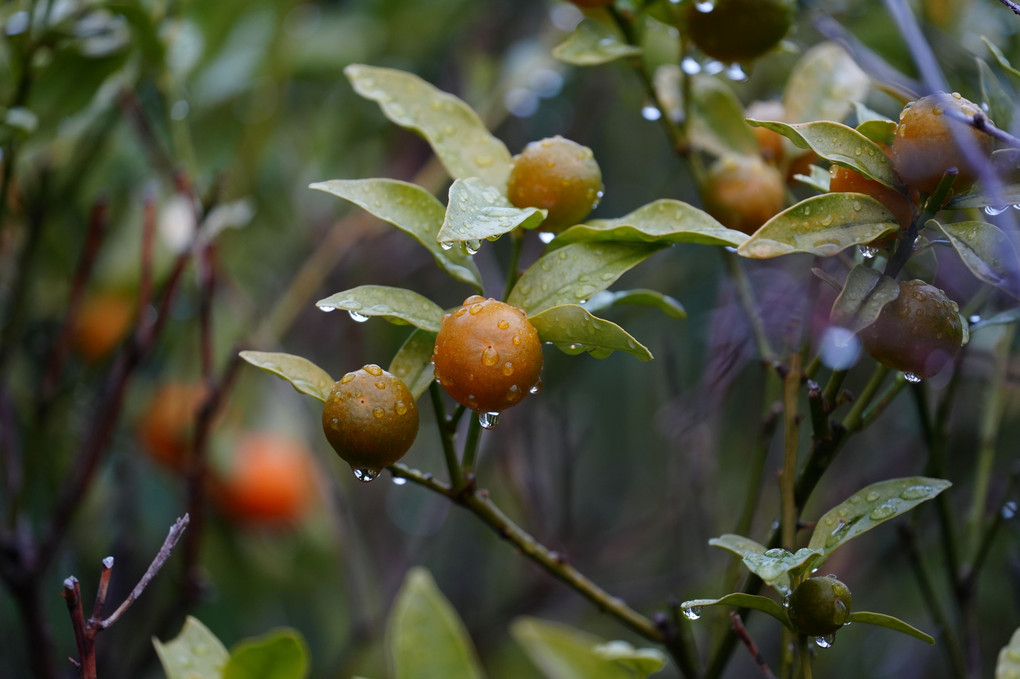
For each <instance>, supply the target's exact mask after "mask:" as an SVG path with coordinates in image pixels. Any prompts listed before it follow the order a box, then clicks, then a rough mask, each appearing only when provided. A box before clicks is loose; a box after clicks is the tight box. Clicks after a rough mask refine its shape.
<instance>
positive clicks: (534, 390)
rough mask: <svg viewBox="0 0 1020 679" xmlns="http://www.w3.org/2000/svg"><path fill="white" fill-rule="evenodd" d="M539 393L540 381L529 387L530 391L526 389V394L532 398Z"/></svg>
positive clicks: (540, 388)
mask: <svg viewBox="0 0 1020 679" xmlns="http://www.w3.org/2000/svg"><path fill="white" fill-rule="evenodd" d="M540 391H542V380H539V381H538V382H535V384H534V385H533V386H532V387H531V389H528V393H529V394H531V395H532V396H534V395H535V394H537V393H538V392H540Z"/></svg>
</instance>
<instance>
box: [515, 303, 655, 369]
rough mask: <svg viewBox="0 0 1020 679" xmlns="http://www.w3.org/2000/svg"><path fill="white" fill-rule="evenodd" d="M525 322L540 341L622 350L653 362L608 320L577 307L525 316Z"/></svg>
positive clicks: (632, 340) (561, 307)
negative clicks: (532, 328) (534, 331)
mask: <svg viewBox="0 0 1020 679" xmlns="http://www.w3.org/2000/svg"><path fill="white" fill-rule="evenodd" d="M528 320H529V321H531V324H532V325H533V326H535V330H537V331H538V337H539V339H541V340H542V341H543V342H553V343H555V344H563V345H568V346H569V345H575V347H581V348H583V350H585V351H591V350H593V349H594V350H599V349H606V350H609V352H612V351H625V352H627V353H629V354H633V355H634V356H637V357H638V358H639V359H641V360H642V361H649V360H651V359H652V353H651V352H650V351H648V349H647V348H646V347H644V346H643V345H642V344H641V343H640V342H638V341H637V340H636V339H634V338H633V337H632V336H631V335H630V334H628V333H627V331H626V330H624V329H623V328H621V327H620V326H618V325H616V324H615V323H613V322H611V321H607V320H605V319H602V318H596V317H595V316H592V315H591V313H589V312H588V310H587V309H585V308H584V307H583V306H579V305H577V304H563V305H560V306H554V307H550V308H548V309H545V310H544V311H542V312H540V313H537V314H535V315H533V316H528ZM608 355H609V353H608V352H603V353H600V354H599V356H600V357H604V356H608Z"/></svg>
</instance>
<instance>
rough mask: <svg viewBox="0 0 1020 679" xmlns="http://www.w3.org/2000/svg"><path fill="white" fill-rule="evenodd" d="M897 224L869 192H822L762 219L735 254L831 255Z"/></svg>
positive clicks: (868, 241)
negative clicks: (800, 253) (793, 253)
mask: <svg viewBox="0 0 1020 679" xmlns="http://www.w3.org/2000/svg"><path fill="white" fill-rule="evenodd" d="M899 228H900V226H899V224H898V223H897V222H896V217H895V216H894V215H893V213H891V212H889V209H888V208H887V207H886V206H884V205H882V204H881V203H880V202H878V201H877V200H875V199H874V198H872V197H871V196H866V195H864V194H863V193H826V194H823V195H820V196H812V197H811V198H807V199H805V200H802V201H801V202H799V203H797V204H796V205H794V206H793V207H790V208H787V209H786V210H783V211H782V212H780V213H779V214H778V215H776V216H775V217H773V218H772V219H770V220H769V221H767V222H765V223H764V224H763V225H762V226H761V228H760V229H758V230H757V231H756V232H755V233H753V234H752V235H751V237H750V238H748V239H747V240H746V241H744V243H743V244H742V245H741V246H740V247H739V248H737V254H739V255H740V256H742V257H750V258H751V259H768V258H770V257H779V256H780V255H787V254H790V253H792V252H807V253H811V254H813V255H818V256H819V257H831V256H833V255H836V254H839V253H840V252H842V251H843V250H845V249H846V248H848V247H850V246H851V245H862V244H866V243H871V242H872V241H874V240H877V239H878V238H881V237H882V236H884V235H886V234H888V233H892V232H894V231H896V230H898V229H899Z"/></svg>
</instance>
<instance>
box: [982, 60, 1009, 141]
mask: <svg viewBox="0 0 1020 679" xmlns="http://www.w3.org/2000/svg"><path fill="white" fill-rule="evenodd" d="M975 61H977V67H978V75H979V76H980V79H981V98H982V99H983V100H984V102H985V103H986V104H987V105H988V116H989V117H990V118H991V119H992V122H993V123H994V124H995V125H996V126H997V127H998V128H999V129H1000V130H1008V129H1010V128H1011V127H1012V125H1013V111H1014V110H1015V109H1016V101H1015V100H1014V99H1013V95H1012V94H1010V93H1009V92H1007V91H1006V88H1005V87H1003V86H1002V83H1001V82H999V79H998V78H997V77H996V76H995V74H994V73H992V69H991V68H990V67H989V66H988V64H987V63H985V60H984V59H978V58H975Z"/></svg>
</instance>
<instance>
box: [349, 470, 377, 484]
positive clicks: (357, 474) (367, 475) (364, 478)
mask: <svg viewBox="0 0 1020 679" xmlns="http://www.w3.org/2000/svg"><path fill="white" fill-rule="evenodd" d="M377 476H379V470H378V469H355V470H354V478H356V479H357V480H358V481H361V482H362V483H369V482H371V481H375V478H376V477H377Z"/></svg>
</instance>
